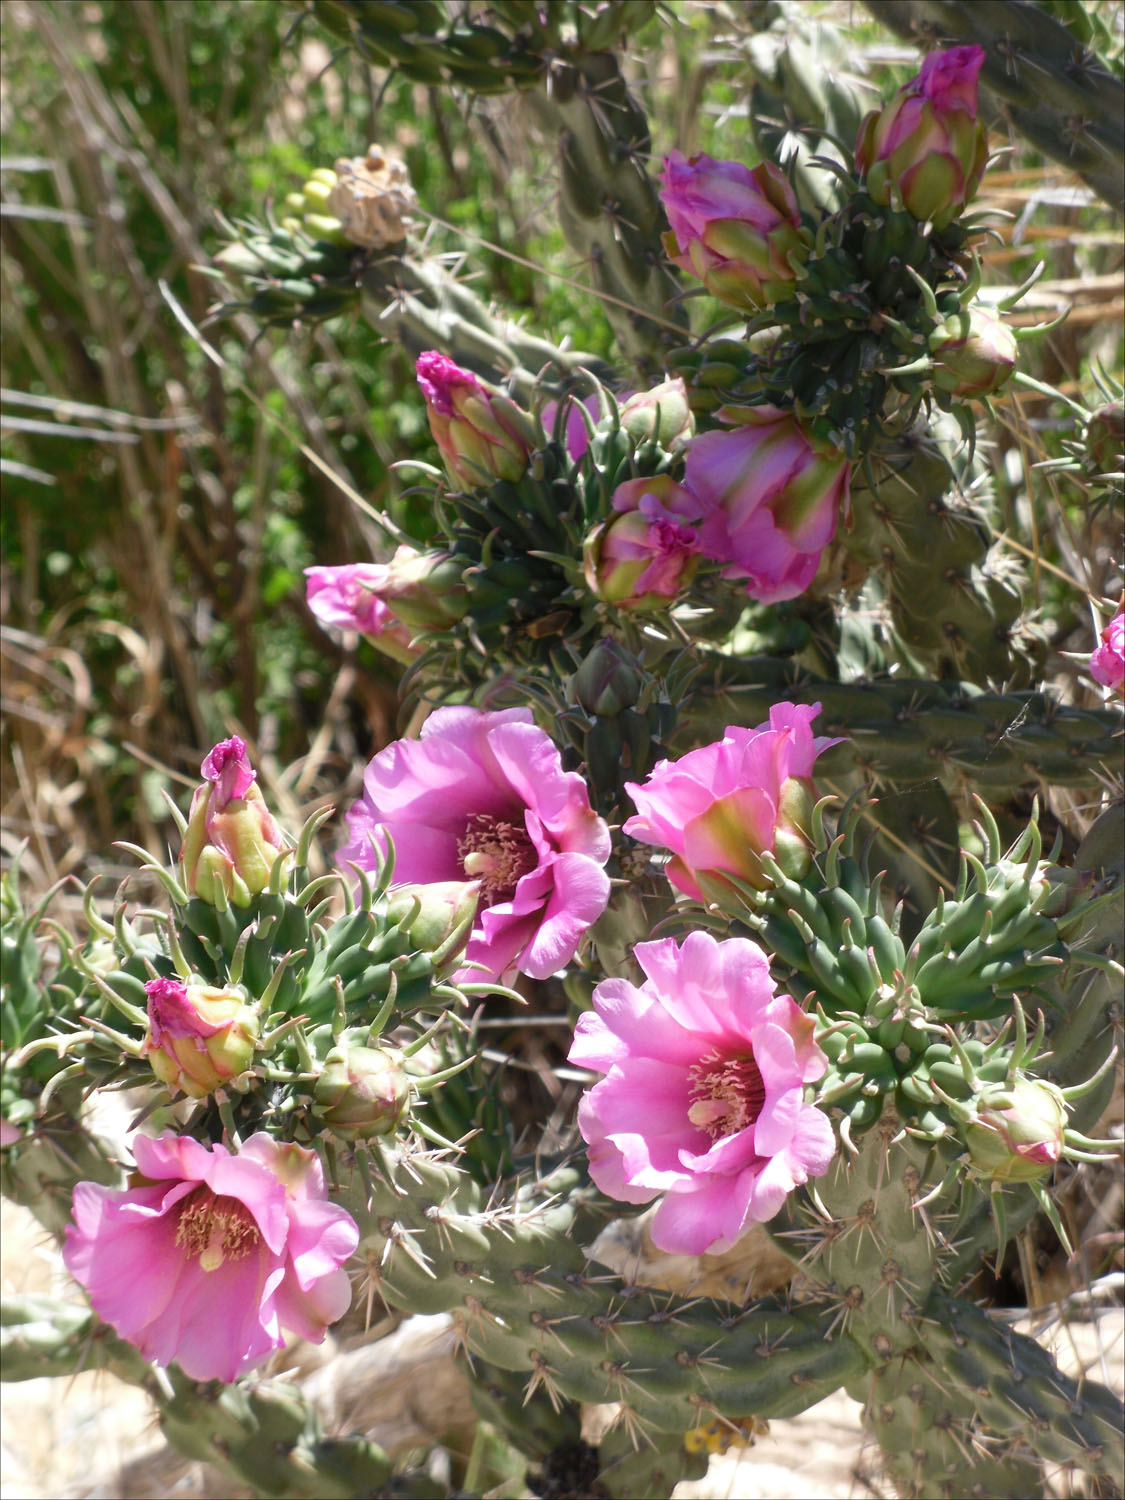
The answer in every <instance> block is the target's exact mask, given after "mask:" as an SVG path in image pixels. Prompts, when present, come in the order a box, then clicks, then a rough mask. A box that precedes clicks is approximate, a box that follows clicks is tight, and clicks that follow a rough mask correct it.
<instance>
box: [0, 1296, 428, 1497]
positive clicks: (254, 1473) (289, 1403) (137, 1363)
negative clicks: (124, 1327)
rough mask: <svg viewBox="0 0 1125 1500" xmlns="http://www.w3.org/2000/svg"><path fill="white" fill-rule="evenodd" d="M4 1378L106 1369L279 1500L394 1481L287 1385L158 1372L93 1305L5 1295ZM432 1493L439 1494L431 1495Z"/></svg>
mask: <svg viewBox="0 0 1125 1500" xmlns="http://www.w3.org/2000/svg"><path fill="white" fill-rule="evenodd" d="M0 1350H2V1353H3V1378H4V1379H5V1380H34V1379H37V1378H39V1377H40V1376H43V1375H73V1374H76V1373H77V1372H79V1371H81V1370H86V1369H105V1370H108V1371H109V1372H110V1373H111V1374H113V1375H116V1376H118V1378H120V1379H122V1380H125V1381H127V1382H129V1383H130V1384H133V1385H139V1386H141V1387H142V1388H143V1389H144V1390H145V1391H146V1392H147V1393H148V1395H149V1396H150V1397H151V1398H152V1400H153V1402H154V1404H155V1406H156V1409H157V1412H158V1414H159V1418H160V1426H161V1430H162V1431H163V1433H164V1436H165V1437H166V1438H167V1439H168V1441H169V1442H170V1443H171V1444H172V1445H173V1447H175V1448H176V1449H178V1450H179V1452H180V1453H182V1454H183V1455H184V1456H185V1457H186V1458H194V1459H199V1460H202V1461H203V1462H205V1463H209V1464H213V1465H214V1466H215V1467H216V1468H217V1469H219V1470H221V1471H222V1472H223V1473H224V1474H227V1475H230V1476H231V1477H233V1478H235V1479H237V1480H240V1481H241V1482H242V1483H243V1484H248V1485H250V1486H251V1488H252V1489H253V1490H254V1492H255V1493H256V1494H258V1495H262V1496H266V1497H277V1500H353V1497H354V1496H356V1495H359V1494H370V1495H374V1494H383V1493H386V1487H387V1486H388V1484H390V1483H391V1482H392V1480H393V1478H394V1469H393V1466H392V1464H391V1461H390V1460H389V1459H388V1458H387V1455H386V1454H385V1453H384V1452H383V1450H382V1449H381V1448H379V1447H377V1446H376V1445H375V1444H374V1443H369V1442H367V1441H366V1440H365V1439H363V1438H359V1437H354V1438H326V1437H325V1436H324V1434H323V1432H322V1430H321V1426H320V1421H319V1418H318V1417H317V1415H316V1412H315V1411H314V1410H313V1409H312V1407H311V1406H310V1405H309V1403H308V1402H307V1401H306V1400H305V1398H304V1397H303V1396H302V1395H301V1393H300V1391H299V1390H298V1389H296V1387H294V1386H293V1385H292V1384H290V1383H288V1382H282V1381H268V1380H243V1381H240V1382H239V1383H238V1384H235V1385H229V1386H223V1385H221V1384H220V1383H219V1382H218V1381H205V1382H201V1383H197V1382H194V1381H191V1380H188V1379H187V1377H186V1376H184V1375H183V1374H181V1373H180V1372H179V1371H178V1370H175V1369H173V1370H171V1371H168V1372H162V1373H161V1374H159V1375H158V1374H157V1372H156V1371H155V1370H154V1369H153V1367H152V1366H151V1365H150V1364H149V1363H148V1361H147V1360H145V1359H144V1358H143V1357H142V1356H141V1355H140V1354H139V1353H138V1352H137V1350H136V1349H134V1348H133V1346H132V1345H131V1344H128V1343H126V1342H125V1341H124V1340H122V1339H119V1338H118V1337H117V1336H116V1335H115V1334H114V1333H113V1332H112V1331H111V1330H110V1329H108V1328H106V1327H105V1326H104V1325H102V1324H101V1323H99V1322H98V1320H97V1319H96V1318H95V1317H94V1315H93V1313H91V1312H89V1311H88V1310H85V1309H82V1308H77V1307H70V1306H67V1305H66V1304H60V1303H59V1302H58V1301H57V1300H56V1299H55V1298H48V1297H21V1298H16V1299H11V1300H9V1299H5V1300H4V1303H3V1306H2V1308H0ZM429 1493H430V1494H433V1493H434V1492H433V1490H430V1491H429Z"/></svg>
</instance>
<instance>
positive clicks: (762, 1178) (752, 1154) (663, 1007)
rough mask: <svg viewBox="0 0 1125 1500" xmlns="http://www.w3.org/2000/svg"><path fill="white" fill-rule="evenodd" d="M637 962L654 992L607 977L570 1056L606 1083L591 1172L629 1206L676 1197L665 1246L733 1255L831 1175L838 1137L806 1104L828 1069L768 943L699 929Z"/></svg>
mask: <svg viewBox="0 0 1125 1500" xmlns="http://www.w3.org/2000/svg"><path fill="white" fill-rule="evenodd" d="M634 952H635V955H636V958H637V962H638V963H639V964H640V966H641V968H642V969H643V970H644V972H645V974H646V975H647V976H648V977H647V979H646V981H645V983H644V984H642V985H641V986H640V988H639V989H638V988H637V987H636V986H635V985H632V984H630V983H629V982H628V981H627V980H624V979H605V980H603V981H602V983H601V984H599V985H598V987H597V989H596V990H595V991H594V1009H593V1011H592V1012H586V1014H584V1015H581V1016H579V1018H578V1024H577V1026H576V1028H575V1033H574V1043H573V1045H572V1046H571V1049H570V1061H571V1062H572V1063H574V1064H575V1065H576V1066H578V1067H581V1068H593V1069H595V1070H597V1071H598V1072H600V1073H604V1074H605V1075H606V1076H605V1077H604V1078H603V1079H602V1081H601V1082H600V1083H597V1084H595V1085H594V1087H593V1088H592V1089H591V1090H590V1091H589V1093H587V1094H586V1095H585V1096H584V1097H583V1099H582V1102H581V1103H580V1104H579V1106H578V1125H579V1128H580V1130H581V1131H582V1136H583V1139H584V1140H585V1141H586V1144H587V1146H588V1148H589V1159H590V1175H591V1177H592V1178H593V1179H594V1181H595V1182H596V1183H597V1185H598V1187H600V1188H601V1190H602V1192H603V1193H608V1194H609V1196H610V1197H611V1198H618V1199H621V1200H623V1201H624V1202H626V1203H648V1202H649V1201H650V1200H651V1199H653V1198H655V1197H656V1196H657V1195H658V1194H659V1193H663V1194H664V1195H665V1196H664V1200H663V1202H662V1203H661V1204H660V1207H659V1208H658V1209H657V1211H656V1214H655V1216H654V1217H653V1220H652V1224H651V1226H650V1230H649V1232H650V1234H651V1235H652V1241H653V1244H654V1245H656V1246H657V1247H658V1248H659V1249H661V1250H667V1251H670V1252H671V1253H673V1254H684V1255H701V1254H703V1252H704V1251H706V1250H710V1251H719V1250H725V1249H727V1248H729V1246H731V1245H732V1244H734V1242H735V1240H737V1239H738V1238H739V1236H740V1235H741V1234H743V1233H744V1232H745V1230H746V1229H747V1227H748V1226H749V1225H750V1224H754V1223H764V1222H765V1221H766V1220H767V1219H772V1218H773V1216H774V1214H776V1213H777V1211H778V1209H779V1208H780V1207H781V1205H782V1203H783V1202H784V1201H785V1198H786V1195H787V1194H788V1193H789V1192H791V1191H792V1189H793V1188H794V1187H796V1186H797V1185H798V1184H799V1183H802V1182H806V1181H807V1180H808V1179H809V1178H810V1177H817V1176H819V1175H820V1174H821V1173H822V1172H824V1171H826V1170H827V1168H828V1164H829V1162H830V1161H831V1160H832V1157H833V1155H834V1154H835V1150H836V1143H835V1139H834V1137H833V1133H832V1126H831V1125H830V1124H829V1121H828V1118H827V1116H826V1115H824V1114H822V1113H821V1111H820V1110H819V1109H817V1108H816V1107H815V1106H814V1105H811V1104H806V1103H805V1102H804V1096H803V1087H804V1085H805V1084H806V1083H813V1082H815V1081H816V1080H817V1079H818V1078H820V1077H821V1076H822V1075H823V1073H824V1071H825V1068H826V1067H827V1060H826V1058H825V1056H824V1054H823V1052H821V1050H820V1048H819V1047H818V1046H817V1044H816V1042H815V1040H814V1038H813V1030H814V1025H815V1023H814V1021H813V1019H812V1017H811V1016H807V1015H805V1014H804V1012H803V1011H801V1010H800V1009H799V1008H798V1006H797V1005H796V1004H795V1003H794V1002H793V1001H792V1000H791V999H790V998H789V996H788V995H775V994H774V988H775V986H774V981H773V979H772V978H771V977H770V969H769V960H768V959H767V958H766V955H765V954H764V953H763V952H762V950H761V949H760V948H759V947H758V946H757V944H756V943H752V942H750V941H749V940H748V939H746V938H729V939H728V940H727V941H725V942H717V941H716V940H715V939H714V938H713V937H712V936H711V935H710V933H706V932H693V933H690V934H689V935H688V936H687V937H686V938H685V939H684V941H683V943H682V945H679V944H677V943H676V941H675V940H674V939H673V938H665V939H664V941H663V942H659V943H639V944H638V945H637V947H636V949H635V950H634Z"/></svg>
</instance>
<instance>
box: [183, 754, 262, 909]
mask: <svg viewBox="0 0 1125 1500" xmlns="http://www.w3.org/2000/svg"><path fill="white" fill-rule="evenodd" d="M199 769H200V774H201V775H202V777H203V778H204V784H203V785H202V786H201V787H197V788H196V791H195V795H194V796H193V797H192V800H191V811H190V813H189V814H188V826H187V829H186V831H185V833H184V841H183V845H182V847H181V849H180V862H181V864H182V865H183V868H184V878H185V881H186V882H187V887H188V890H189V891H190V892H191V893H192V895H194V896H198V897H199V898H200V900H201V901H206V902H208V903H209V904H210V905H211V906H215V905H217V904H218V902H217V900H216V893H217V891H218V890H219V889H220V888H221V889H222V890H223V892H224V894H225V897H226V899H227V901H232V902H233V903H234V904H235V906H248V905H249V904H250V900H251V898H252V897H254V896H257V895H260V894H261V892H262V891H264V890H265V888H266V887H267V886H268V885H269V881H270V871H271V870H272V869H273V866H274V862H275V861H276V859H277V857H278V855H279V854H280V852H281V850H282V847H283V843H282V838H281V830H280V829H279V828H278V826H277V824H276V823H275V822H274V820H273V817H272V816H271V814H270V811H269V808H267V806H266V803H265V799H264V797H263V796H262V794H261V792H260V791H259V790H258V787H257V786H256V784H255V783H256V780H257V775H258V773H257V772H256V771H255V770H253V768H252V767H251V765H250V762H249V761H248V760H247V759H246V741H245V740H243V739H240V738H239V737H238V735H232V736H231V738H230V739H229V740H220V742H219V743H218V744H217V745H216V746H215V747H214V749H213V750H212V751H211V752H210V754H209V755H208V756H207V757H206V758H205V760H204V762H203V764H202V766H201V767H200V768H199Z"/></svg>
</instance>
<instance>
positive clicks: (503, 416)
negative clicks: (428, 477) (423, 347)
mask: <svg viewBox="0 0 1125 1500" xmlns="http://www.w3.org/2000/svg"><path fill="white" fill-rule="evenodd" d="M417 371H418V384H419V385H420V386H421V387H422V395H423V396H424V397H425V399H426V414H427V416H428V417H429V419H430V431H431V432H432V433H433V435H434V442H435V443H437V445H438V447H439V448H440V449H441V456H442V458H443V459H444V460H445V467H446V468H447V469H448V471H449V477H450V479H452V481H453V483H454V484H456V485H459V486H461V487H462V488H463V489H468V490H473V489H486V488H487V487H488V486H489V485H490V484H492V482H493V481H494V480H496V479H506V480H508V481H509V482H511V483H515V481H516V480H518V479H522V478H523V475H524V473H525V472H526V470H527V461H528V457H529V455H530V453H531V450H532V449H533V448H534V446H535V442H536V434H535V428H534V427H533V426H532V423H531V419H530V418H529V417H528V415H527V413H526V412H525V411H521V409H520V408H519V407H518V406H517V405H516V404H515V402H514V401H509V400H508V398H507V397H506V396H501V395H500V394H499V392H497V391H492V390H490V389H489V388H488V386H486V385H485V384H484V383H483V381H480V380H478V379H477V377H476V376H475V375H473V374H471V373H470V372H469V371H468V370H462V369H461V368H460V366H459V365H455V364H454V363H453V361H452V360H451V359H447V358H446V356H445V355H444V354H438V353H437V351H436V350H433V349H430V350H427V352H426V353H425V354H420V355H419V356H418V364H417Z"/></svg>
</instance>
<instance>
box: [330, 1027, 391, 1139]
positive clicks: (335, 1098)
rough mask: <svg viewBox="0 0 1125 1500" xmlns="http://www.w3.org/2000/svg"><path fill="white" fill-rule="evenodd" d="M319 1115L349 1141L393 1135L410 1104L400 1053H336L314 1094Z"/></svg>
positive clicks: (362, 1049) (342, 1048)
mask: <svg viewBox="0 0 1125 1500" xmlns="http://www.w3.org/2000/svg"><path fill="white" fill-rule="evenodd" d="M314 1098H315V1100H316V1106H315V1109H316V1113H317V1115H318V1116H319V1117H320V1119H321V1120H323V1122H324V1124H325V1125H327V1126H328V1127H329V1128H330V1129H331V1130H332V1131H333V1132H334V1133H335V1134H336V1135H338V1136H340V1137H341V1138H342V1139H343V1140H346V1141H365V1140H370V1139H371V1138H372V1137H373V1136H379V1135H389V1134H390V1133H391V1132H392V1131H393V1130H394V1129H395V1128H396V1127H397V1126H398V1124H399V1122H400V1121H401V1120H402V1119H403V1117H404V1115H405V1114H406V1111H407V1106H408V1105H409V1102H410V1080H409V1078H408V1077H407V1076H406V1074H405V1072H404V1071H403V1069H402V1059H401V1056H400V1054H399V1053H397V1052H393V1051H390V1050H389V1049H387V1048H383V1047H354V1046H347V1045H342V1046H337V1047H333V1048H332V1050H331V1051H330V1052H329V1054H328V1056H327V1057H326V1058H325V1060H324V1068H323V1070H322V1071H321V1074H320V1077H319V1078H318V1079H317V1081H316V1088H315V1089H314Z"/></svg>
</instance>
